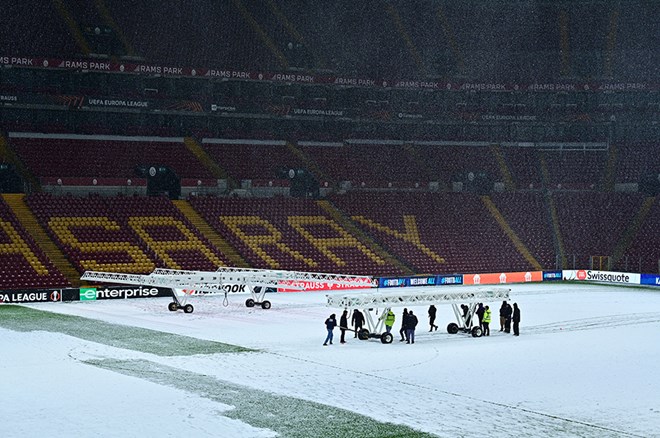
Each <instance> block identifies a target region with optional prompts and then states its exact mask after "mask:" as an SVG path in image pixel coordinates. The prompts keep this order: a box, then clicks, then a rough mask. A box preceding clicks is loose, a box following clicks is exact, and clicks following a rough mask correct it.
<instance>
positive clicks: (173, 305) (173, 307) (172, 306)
mask: <svg viewBox="0 0 660 438" xmlns="http://www.w3.org/2000/svg"><path fill="white" fill-rule="evenodd" d="M167 309H168V310H169V311H170V312H176V311H177V310H179V306H177V305H176V303H175V302H174V301H172V302H171V303H170V304H168V305H167Z"/></svg>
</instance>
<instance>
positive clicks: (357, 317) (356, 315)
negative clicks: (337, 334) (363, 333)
mask: <svg viewBox="0 0 660 438" xmlns="http://www.w3.org/2000/svg"><path fill="white" fill-rule="evenodd" d="M351 323H352V324H353V328H355V336H353V337H354V338H357V335H358V332H359V331H360V330H362V326H363V325H364V315H363V314H362V312H360V311H359V310H358V309H355V310H353V317H352V318H351Z"/></svg>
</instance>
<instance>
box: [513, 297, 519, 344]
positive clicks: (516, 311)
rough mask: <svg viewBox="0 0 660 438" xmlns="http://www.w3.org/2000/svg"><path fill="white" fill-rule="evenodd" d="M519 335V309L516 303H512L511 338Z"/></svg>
mask: <svg viewBox="0 0 660 438" xmlns="http://www.w3.org/2000/svg"><path fill="white" fill-rule="evenodd" d="M519 335H520V309H519V308H518V303H513V336H519Z"/></svg>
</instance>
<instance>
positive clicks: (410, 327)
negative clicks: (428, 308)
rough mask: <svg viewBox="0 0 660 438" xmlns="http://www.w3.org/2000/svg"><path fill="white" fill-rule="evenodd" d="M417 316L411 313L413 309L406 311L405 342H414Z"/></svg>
mask: <svg viewBox="0 0 660 438" xmlns="http://www.w3.org/2000/svg"><path fill="white" fill-rule="evenodd" d="M417 322H418V321H417V317H416V316H415V315H414V314H413V311H412V310H411V311H409V312H408V321H406V339H407V341H406V344H414V343H415V327H417Z"/></svg>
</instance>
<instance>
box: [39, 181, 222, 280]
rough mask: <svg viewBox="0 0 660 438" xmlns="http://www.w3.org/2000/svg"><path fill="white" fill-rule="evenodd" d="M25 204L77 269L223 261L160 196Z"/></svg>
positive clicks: (208, 265)
mask: <svg viewBox="0 0 660 438" xmlns="http://www.w3.org/2000/svg"><path fill="white" fill-rule="evenodd" d="M27 203H28V205H29V207H30V208H31V210H32V211H33V212H34V214H35V215H36V216H37V218H38V219H39V221H40V223H41V224H42V226H43V227H44V228H45V229H46V230H47V231H48V233H49V234H50V235H51V237H52V238H53V240H54V241H55V242H56V243H57V244H58V246H59V247H60V248H61V249H62V251H64V252H65V254H66V255H67V256H68V258H69V260H70V261H71V263H73V264H74V266H75V267H76V269H78V271H79V272H80V273H82V272H84V271H85V270H100V271H104V270H106V271H116V272H129V273H150V272H151V271H152V270H153V269H154V268H155V267H166V268H173V269H191V270H215V269H216V268H217V267H218V266H220V265H227V259H226V258H225V256H224V255H223V254H221V253H220V251H219V250H218V249H217V248H215V247H214V246H213V245H211V244H210V243H209V242H208V240H206V238H205V237H204V236H202V235H201V234H200V232H199V231H198V230H197V229H196V228H195V227H194V226H193V225H192V224H191V223H190V222H189V221H188V220H187V219H186V218H185V217H184V216H183V215H182V213H181V212H180V211H179V210H178V209H177V208H176V207H175V206H174V205H173V204H172V202H171V201H170V200H169V199H167V198H164V197H110V198H102V197H88V198H78V197H55V196H52V195H48V194H42V193H39V194H33V195H31V196H29V197H28V198H27Z"/></svg>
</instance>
